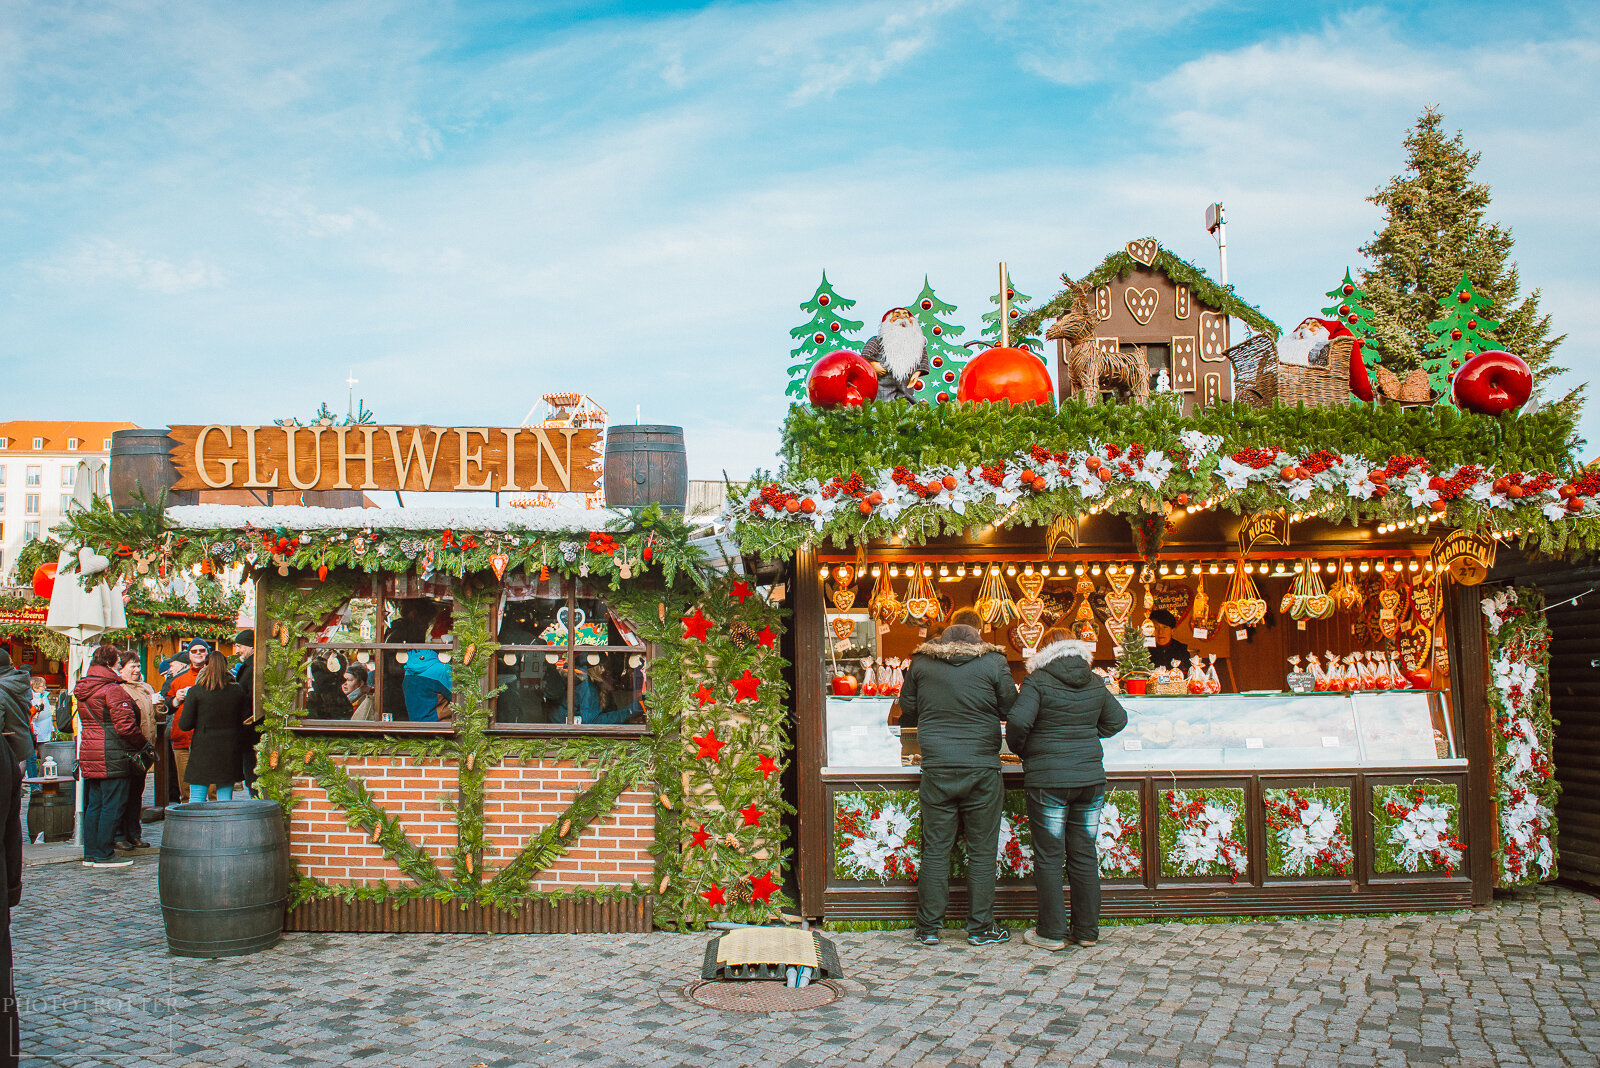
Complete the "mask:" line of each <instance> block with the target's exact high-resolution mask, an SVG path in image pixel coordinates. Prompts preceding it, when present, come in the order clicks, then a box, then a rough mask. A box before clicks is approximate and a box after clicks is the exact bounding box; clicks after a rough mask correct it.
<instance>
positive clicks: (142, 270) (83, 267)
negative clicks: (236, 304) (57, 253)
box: [38, 240, 227, 296]
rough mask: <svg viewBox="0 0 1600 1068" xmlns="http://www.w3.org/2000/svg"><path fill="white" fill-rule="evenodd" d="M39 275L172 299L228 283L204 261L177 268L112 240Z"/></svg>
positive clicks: (90, 246)
mask: <svg viewBox="0 0 1600 1068" xmlns="http://www.w3.org/2000/svg"><path fill="white" fill-rule="evenodd" d="M38 273H39V274H40V275H41V276H42V277H44V278H47V279H50V280H51V281H54V282H60V283H63V284H66V285H73V286H92V285H97V284H100V283H106V282H110V283H126V284H127V285H129V286H132V287H133V288H135V289H141V290H146V291H148V292H153V293H165V294H167V295H169V296H171V295H177V294H180V293H188V292H192V291H194V290H198V289H215V288H218V287H219V286H221V285H223V283H224V282H226V281H227V276H226V274H225V273H224V272H223V271H222V269H221V268H219V267H217V266H215V265H214V264H210V263H206V262H205V261H203V260H200V259H191V260H190V261H189V262H188V263H184V264H177V263H173V262H172V261H171V260H168V259H164V258H162V257H160V256H152V255H149V254H147V253H143V252H140V251H138V250H137V249H132V248H128V247H126V246H124V245H119V244H117V243H116V242H114V241H108V240H97V241H87V242H84V243H83V244H82V245H81V246H79V248H78V249H77V250H76V251H74V252H72V253H70V254H68V255H66V256H63V257H61V258H59V259H56V260H53V261H51V262H48V263H44V264H41V265H40V266H39V267H38Z"/></svg>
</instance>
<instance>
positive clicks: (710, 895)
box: [700, 886, 728, 905]
mask: <svg viewBox="0 0 1600 1068" xmlns="http://www.w3.org/2000/svg"><path fill="white" fill-rule="evenodd" d="M700 896H701V897H703V898H705V899H706V904H707V905H725V904H727V902H728V898H727V895H726V894H724V893H723V892H722V887H720V886H713V887H712V888H711V889H710V890H702V891H700Z"/></svg>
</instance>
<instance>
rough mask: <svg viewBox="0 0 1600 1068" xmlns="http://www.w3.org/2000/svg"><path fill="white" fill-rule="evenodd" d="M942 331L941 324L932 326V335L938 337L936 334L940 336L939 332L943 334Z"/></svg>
mask: <svg viewBox="0 0 1600 1068" xmlns="http://www.w3.org/2000/svg"><path fill="white" fill-rule="evenodd" d="M943 333H944V327H942V326H935V327H934V328H933V336H934V337H938V336H940V335H941V334H943Z"/></svg>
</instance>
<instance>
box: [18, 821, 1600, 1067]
mask: <svg viewBox="0 0 1600 1068" xmlns="http://www.w3.org/2000/svg"><path fill="white" fill-rule="evenodd" d="M35 848H36V847H35ZM12 917H13V925H14V931H15V932H16V955H17V962H18V970H17V986H18V992H19V995H20V997H21V1000H22V1005H23V1021H22V1026H23V1031H22V1035H23V1053H24V1060H23V1063H24V1064H36V1065H45V1064H52V1065H54V1064H72V1065H79V1064H108V1065H133V1064H153V1065H188V1064H194V1065H374V1066H379V1065H407V1066H411V1065H415V1066H419V1068H422V1066H432V1065H452V1066H462V1068H476V1066H482V1068H488V1066H496V1068H498V1066H509V1065H546V1064H548V1065H579V1064H586V1065H607V1064H628V1065H680V1064H682V1065H689V1064H694V1065H704V1064H720V1065H729V1066H732V1065H744V1064H760V1065H763V1066H778V1065H791V1064H792V1065H808V1066H809V1065H816V1064H858V1063H859V1064H889V1065H935V1064H971V1065H1021V1066H1031V1065H1061V1064H1068V1063H1071V1064H1095V1063H1106V1064H1130V1065H1175V1066H1176V1065H1211V1064H1215V1065H1251V1066H1254V1065H1264V1064H1297V1065H1330V1066H1331V1065H1339V1066H1345V1065H1365V1064H1382V1065H1406V1064H1452V1065H1491V1064H1507V1065H1510V1064H1515V1065H1595V1064H1600V1022H1597V1019H1596V1009H1595V1006H1596V1004H1597V1003H1600V945H1597V939H1600V901H1596V900H1595V898H1594V897H1592V896H1589V895H1584V894H1580V893H1576V892H1574V891H1570V890H1558V889H1549V888H1547V889H1541V890H1539V891H1537V892H1534V893H1529V894H1526V895H1523V896H1519V897H1517V898H1514V899H1507V900H1505V901H1502V902H1501V903H1499V904H1498V905H1496V906H1495V907H1494V908H1492V909H1489V910H1485V911H1483V912H1479V913H1452V914H1445V915H1439V916H1402V917H1390V918H1383V919H1351V920H1345V921H1325V920H1310V921H1290V922H1250V923H1228V924H1148V925H1144V926H1134V927H1113V928H1108V929H1107V930H1106V931H1105V938H1104V940H1103V941H1102V942H1101V944H1100V945H1099V946H1096V947H1094V948H1092V949H1082V950H1069V951H1068V952H1066V953H1061V954H1050V953H1045V952H1042V951H1040V950H1036V949H1033V948H1031V947H1029V946H1027V945H1025V944H1023V943H1022V942H1021V940H1020V939H1014V940H1013V941H1012V943H1011V944H1009V945H1004V946H996V947H991V948H988V949H983V950H974V949H970V948H969V947H968V946H967V945H966V942H965V940H964V939H962V938H961V937H960V936H959V933H958V932H955V931H950V932H947V933H946V936H945V937H946V941H945V943H944V944H943V945H942V946H940V947H939V948H937V949H921V948H916V947H913V946H912V945H911V943H910V935H909V932H906V931H881V932H880V931H874V932H862V933H850V932H840V933H838V934H836V935H835V936H834V937H835V939H836V941H837V943H838V946H839V955H840V958H841V960H842V961H843V962H844V966H845V968H846V971H847V975H848V978H847V980H846V981H845V983H844V984H843V985H844V986H845V989H846V997H845V998H844V999H843V1000H841V1001H840V1002H838V1003H837V1004H835V1005H832V1006H828V1007H825V1008H822V1009H819V1010H815V1011H811V1012H806V1013H793V1014H725V1015H719V1014H716V1013H713V1012H711V1011H710V1010H707V1009H703V1008H701V1007H699V1006H697V1005H694V1004H693V1003H691V1002H688V1001H687V1000H686V999H685V998H684V997H683V993H682V992H683V989H684V987H685V985H686V984H687V983H688V982H690V981H691V980H692V979H693V978H695V976H696V974H697V970H698V966H699V961H700V957H701V955H702V952H703V947H704V939H703V937H702V936H679V935H670V934H653V935H570V936H568V935H523V936H503V935H502V936H495V935H483V936H471V935H452V936H430V935H409V936H407V935H355V934H323V935H316V934H298V935H289V936H286V937H285V939H284V941H283V942H282V943H281V944H280V945H279V946H278V947H277V948H276V949H274V950H271V951H269V952H266V953H261V954H257V955H255V956H252V957H244V958H235V959H232V960H219V961H193V960H179V959H176V958H172V957H169V956H167V954H166V949H165V943H164V939H163V933H162V927H161V915H160V910H159V908H158V906H157V904H156V858H155V857H154V856H148V857H144V858H141V859H140V860H139V861H138V862H137V864H136V866H135V867H134V868H133V869H131V870H121V871H91V870H88V869H85V868H82V867H81V866H79V865H77V864H44V863H39V862H38V861H37V860H33V861H31V862H30V865H29V866H28V868H27V869H26V873H25V884H24V903H23V905H22V907H20V908H19V909H17V910H15V911H14V912H13V913H12Z"/></svg>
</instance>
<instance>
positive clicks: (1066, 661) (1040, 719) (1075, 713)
mask: <svg viewBox="0 0 1600 1068" xmlns="http://www.w3.org/2000/svg"><path fill="white" fill-rule="evenodd" d="M1081 648H1082V643H1079V642H1073V641H1065V642H1056V643H1055V644H1054V645H1047V646H1045V647H1044V648H1043V649H1041V650H1039V652H1038V654H1037V655H1035V656H1034V657H1032V658H1031V659H1030V660H1029V661H1028V670H1029V674H1028V677H1027V678H1026V679H1024V680H1023V682H1022V692H1021V693H1020V694H1018V695H1017V703H1016V704H1015V705H1014V706H1012V709H1011V716H1010V719H1009V720H1008V721H1007V723H1006V744H1007V745H1009V746H1010V747H1011V751H1012V752H1013V753H1015V754H1017V755H1018V756H1020V757H1021V758H1022V760H1023V764H1024V765H1025V767H1026V771H1027V774H1026V775H1025V776H1024V778H1023V783H1024V785H1026V786H1029V787H1040V788H1045V789H1048V788H1050V787H1059V788H1062V789H1070V788H1073V787H1079V786H1096V785H1099V784H1100V783H1103V782H1105V781H1106V769H1105V762H1104V760H1103V759H1102V756H1103V752H1102V749H1101V746H1100V739H1102V738H1109V737H1111V736H1112V735H1113V734H1116V733H1117V732H1118V731H1120V730H1122V728H1124V727H1126V726H1127V725H1128V713H1127V712H1126V711H1124V710H1123V707H1122V705H1121V704H1120V703H1119V702H1118V701H1117V699H1116V698H1115V697H1112V696H1111V691H1110V690H1108V689H1106V684H1105V683H1104V682H1103V681H1101V679H1100V676H1098V675H1096V674H1095V673H1094V672H1092V671H1090V670H1089V664H1088V662H1087V661H1086V660H1085V659H1084V658H1083V656H1082V655H1081V652H1080V650H1081Z"/></svg>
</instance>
